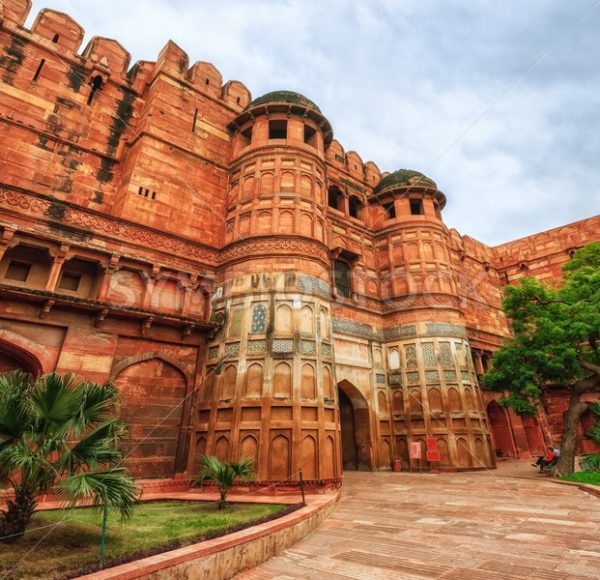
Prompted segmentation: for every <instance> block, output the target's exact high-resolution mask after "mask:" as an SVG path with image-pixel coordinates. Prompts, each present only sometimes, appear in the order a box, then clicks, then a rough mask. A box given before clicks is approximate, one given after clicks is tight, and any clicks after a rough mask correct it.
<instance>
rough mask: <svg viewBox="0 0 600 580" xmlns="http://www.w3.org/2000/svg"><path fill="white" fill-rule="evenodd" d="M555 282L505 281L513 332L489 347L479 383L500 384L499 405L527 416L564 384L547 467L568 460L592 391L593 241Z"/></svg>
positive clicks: (567, 468) (596, 293) (598, 352)
mask: <svg viewBox="0 0 600 580" xmlns="http://www.w3.org/2000/svg"><path fill="white" fill-rule="evenodd" d="M563 272H564V281H563V283H562V285H561V286H560V287H559V288H555V287H552V286H548V285H545V284H543V283H541V282H539V281H538V280H536V279H533V278H525V279H523V280H522V281H521V284H520V285H518V286H508V287H507V288H506V297H505V299H504V303H503V305H504V309H505V311H506V314H507V316H508V317H509V319H510V321H511V324H512V330H513V337H512V338H511V339H509V340H508V341H507V342H506V344H505V345H504V346H503V347H502V348H501V349H499V350H498V351H496V353H495V354H494V358H493V368H492V369H491V370H490V371H488V372H487V373H486V375H484V377H483V384H484V385H485V386H487V387H489V388H492V389H494V390H497V391H508V395H507V396H506V397H504V398H503V399H502V402H503V403H504V404H505V405H508V406H510V407H512V408H514V409H515V411H517V412H518V413H520V414H525V415H527V414H529V415H534V414H535V413H536V412H537V406H538V405H539V403H540V397H541V396H542V394H543V393H544V391H546V390H548V389H552V388H553V387H555V386H560V387H562V388H565V389H567V390H568V391H569V406H568V409H567V412H566V413H565V416H564V430H563V435H562V441H561V452H562V453H561V457H560V459H559V461H558V463H557V465H556V469H555V474H556V475H563V474H566V473H571V472H573V470H574V467H575V451H576V447H577V431H578V427H579V423H580V419H581V415H582V414H583V413H584V412H585V411H586V409H587V408H588V403H585V402H584V401H582V397H583V395H584V394H587V393H599V392H600V243H594V244H590V245H588V246H586V247H584V248H581V249H580V250H578V251H576V252H575V253H574V255H573V258H572V259H571V260H570V261H569V262H567V263H565V265H564V266H563Z"/></svg>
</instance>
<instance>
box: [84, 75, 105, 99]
mask: <svg viewBox="0 0 600 580" xmlns="http://www.w3.org/2000/svg"><path fill="white" fill-rule="evenodd" d="M103 82H104V81H103V80H102V77H101V76H100V75H96V76H95V77H94V78H93V79H92V82H91V83H90V84H91V85H92V90H91V92H90V96H89V97H88V102H87V104H88V105H91V104H92V101H93V100H94V97H95V96H96V93H97V92H98V91H99V90H100V89H101V88H102V83H103Z"/></svg>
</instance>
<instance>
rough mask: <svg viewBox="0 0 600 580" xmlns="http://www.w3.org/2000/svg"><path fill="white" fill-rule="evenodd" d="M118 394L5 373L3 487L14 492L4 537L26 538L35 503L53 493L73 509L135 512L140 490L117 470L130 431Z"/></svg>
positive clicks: (0, 430)
mask: <svg viewBox="0 0 600 580" xmlns="http://www.w3.org/2000/svg"><path fill="white" fill-rule="evenodd" d="M118 394H119V393H118V391H117V389H116V388H115V387H114V386H113V385H112V384H110V383H109V384H105V385H98V384H96V383H92V382H88V381H84V382H79V381H78V380H77V378H76V377H75V376H74V375H65V376H60V375H58V374H56V373H51V374H48V375H44V376H42V377H41V378H39V379H38V380H37V381H34V380H33V378H32V377H31V376H30V375H28V374H26V373H24V372H22V371H13V372H11V373H6V374H4V375H0V485H3V486H5V487H10V488H12V491H13V495H14V498H13V499H9V500H7V502H6V509H5V510H4V511H2V512H1V514H0V540H4V541H10V540H15V539H18V538H19V537H21V536H22V535H23V534H24V533H25V529H26V528H27V525H28V524H29V523H30V521H31V518H32V515H33V512H34V510H35V508H36V505H37V502H36V498H37V497H38V496H39V495H41V494H44V493H46V492H48V491H55V492H57V493H58V494H59V496H60V497H62V498H63V499H64V500H65V501H66V502H69V503H70V504H71V505H74V504H75V502H76V501H77V500H80V499H87V500H91V503H92V505H94V506H97V507H100V506H107V507H109V508H112V509H115V510H117V511H119V512H120V513H121V515H122V516H124V517H126V516H127V515H129V513H130V511H131V509H132V508H133V505H134V503H135V501H136V499H137V495H138V490H137V486H136V485H135V483H134V481H133V480H132V479H131V477H129V475H128V472H127V470H126V469H124V468H122V467H118V466H119V464H120V463H121V462H122V459H123V456H122V454H121V451H120V450H119V448H118V446H117V444H118V442H119V439H120V438H121V437H122V436H123V434H124V430H125V425H124V423H122V422H121V421H119V420H118V419H117V418H116V417H117V404H118Z"/></svg>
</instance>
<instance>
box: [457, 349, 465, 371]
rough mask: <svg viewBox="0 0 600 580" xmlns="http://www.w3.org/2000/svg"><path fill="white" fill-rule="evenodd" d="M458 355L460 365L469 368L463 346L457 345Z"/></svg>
mask: <svg viewBox="0 0 600 580" xmlns="http://www.w3.org/2000/svg"><path fill="white" fill-rule="evenodd" d="M456 354H457V355H458V364H459V365H460V366H461V367H466V366H467V357H466V356H465V351H464V348H463V345H462V344H457V345H456Z"/></svg>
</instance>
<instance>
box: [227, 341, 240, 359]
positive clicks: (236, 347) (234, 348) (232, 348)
mask: <svg viewBox="0 0 600 580" xmlns="http://www.w3.org/2000/svg"><path fill="white" fill-rule="evenodd" d="M238 354H240V343H239V342H232V343H230V344H226V345H225V356H237V355H238Z"/></svg>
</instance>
